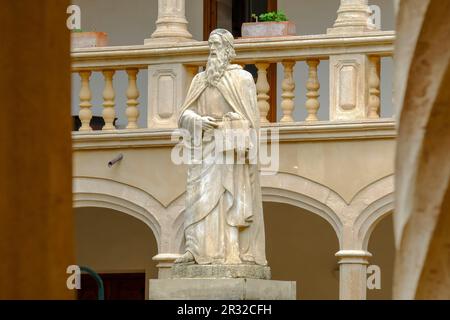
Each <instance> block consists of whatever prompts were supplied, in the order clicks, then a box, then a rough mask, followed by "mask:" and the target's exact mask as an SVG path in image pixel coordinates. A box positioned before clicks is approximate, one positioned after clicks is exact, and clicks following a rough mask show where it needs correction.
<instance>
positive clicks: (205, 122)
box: [202, 116, 219, 130]
mask: <svg viewBox="0 0 450 320" xmlns="http://www.w3.org/2000/svg"><path fill="white" fill-rule="evenodd" d="M218 126H219V125H218V124H217V122H216V119H214V118H213V117H208V116H206V117H202V129H203V130H212V129H215V128H217V127H218Z"/></svg>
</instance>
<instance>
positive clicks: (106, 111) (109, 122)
mask: <svg viewBox="0 0 450 320" xmlns="http://www.w3.org/2000/svg"><path fill="white" fill-rule="evenodd" d="M114 73H115V71H114V70H104V71H103V76H104V78H105V89H104V90H103V112H102V115H103V120H104V121H105V125H104V126H103V128H102V130H114V129H115V127H114V120H115V118H116V111H115V110H114V106H115V103H114V99H115V97H116V94H115V92H114V87H113V77H114Z"/></svg>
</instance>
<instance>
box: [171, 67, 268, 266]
mask: <svg viewBox="0 0 450 320" xmlns="http://www.w3.org/2000/svg"><path fill="white" fill-rule="evenodd" d="M206 88H207V81H206V74H205V72H201V73H199V74H197V75H196V76H195V77H194V79H193V80H192V84H191V87H190V89H189V92H188V94H187V97H186V100H185V103H184V105H183V106H182V107H181V108H180V111H179V115H178V126H179V127H180V128H184V129H187V130H189V131H190V133H191V134H193V133H194V132H197V133H198V132H199V131H200V132H201V121H198V120H199V118H201V116H200V115H198V114H196V113H195V112H192V111H191V110H190V108H192V107H193V106H195V105H196V103H197V102H198V100H199V97H200V96H201V95H202V93H203V92H204V91H205V89H206ZM216 88H217V89H218V90H219V92H220V93H221V94H222V96H223V98H224V99H225V100H226V102H227V103H228V105H229V106H230V107H231V109H232V111H233V112H235V113H237V114H239V115H240V117H241V118H243V119H245V120H247V121H248V122H249V123H250V127H251V128H252V129H255V130H256V132H258V133H259V122H260V116H259V110H258V107H257V101H256V86H255V82H254V80H253V76H252V75H251V74H250V73H248V72H247V71H244V70H243V69H242V67H241V66H239V65H229V66H228V67H227V69H226V71H225V72H224V74H223V76H222V77H221V79H220V81H219V83H218V84H217V86H216ZM199 125H200V128H199V127H198V126H199ZM195 126H197V128H196V127H195ZM200 141H201V147H202V150H203V151H202V152H203V155H204V156H205V155H207V154H208V153H209V154H211V153H212V152H213V151H214V147H215V146H214V140H212V141H211V139H204V138H203V137H201V138H200ZM191 146H192V147H193V148H195V146H194V145H193V142H191ZM257 146H258V147H259V140H257ZM257 159H259V157H257ZM218 206H223V208H224V209H223V211H224V212H225V220H226V223H227V224H228V225H229V226H232V227H236V228H237V229H238V230H239V237H238V242H239V252H240V256H241V257H247V258H248V257H251V258H250V260H251V261H254V262H255V263H256V264H259V265H267V261H266V255H265V234H264V219H263V209H262V197H261V185H260V172H259V163H253V164H248V163H246V164H216V163H208V162H206V161H203V160H202V161H201V162H200V163H191V164H189V166H188V181H187V191H186V209H185V223H184V231H185V240H186V251H189V252H191V253H192V254H193V256H194V258H195V260H196V262H197V263H199V264H210V263H214V261H213V260H214V257H211V256H208V254H205V252H202V249H201V248H196V247H195V245H194V244H193V243H195V241H192V240H193V239H192V238H193V237H194V238H195V237H204V236H206V235H205V234H195V232H189V230H190V228H192V227H193V226H195V225H197V224H200V223H202V221H203V220H205V219H207V217H208V215H210V214H211V212H213V211H214V210H216V209H217V207H218ZM191 231H192V230H191ZM207 231H208V230H205V233H206V232H207ZM208 237H209V239H212V240H211V241H212V242H214V240H213V239H214V237H215V235H211V234H209V235H208ZM194 240H195V239H194ZM246 260H247V259H246Z"/></svg>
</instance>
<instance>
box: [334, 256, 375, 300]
mask: <svg viewBox="0 0 450 320" xmlns="http://www.w3.org/2000/svg"><path fill="white" fill-rule="evenodd" d="M336 257H338V259H339V299H340V300H365V299H366V289H367V265H368V264H369V258H370V257H372V255H371V254H370V253H369V252H367V251H364V250H341V251H339V252H338V253H336Z"/></svg>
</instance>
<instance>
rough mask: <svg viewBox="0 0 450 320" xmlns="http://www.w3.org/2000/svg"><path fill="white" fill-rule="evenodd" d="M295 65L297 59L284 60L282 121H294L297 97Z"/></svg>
mask: <svg viewBox="0 0 450 320" xmlns="http://www.w3.org/2000/svg"><path fill="white" fill-rule="evenodd" d="M294 66H295V61H285V62H283V67H284V80H283V83H282V89H283V93H282V95H281V97H282V98H283V100H282V102H281V109H282V110H283V118H281V120H280V121H281V122H293V121H294V118H293V117H292V113H293V112H294V98H295V93H294V91H295V81H294Z"/></svg>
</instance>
